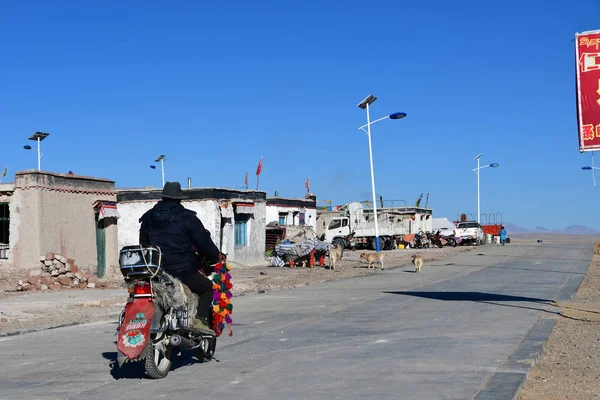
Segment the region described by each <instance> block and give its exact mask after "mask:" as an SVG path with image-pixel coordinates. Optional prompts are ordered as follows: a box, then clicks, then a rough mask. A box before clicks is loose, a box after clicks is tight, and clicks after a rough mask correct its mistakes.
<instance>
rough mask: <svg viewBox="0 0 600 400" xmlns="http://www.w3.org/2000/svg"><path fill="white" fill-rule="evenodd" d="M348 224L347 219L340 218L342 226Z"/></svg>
mask: <svg viewBox="0 0 600 400" xmlns="http://www.w3.org/2000/svg"><path fill="white" fill-rule="evenodd" d="M346 226H348V220H347V219H343V220H342V228H344V227H346Z"/></svg>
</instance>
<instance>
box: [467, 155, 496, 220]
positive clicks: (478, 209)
mask: <svg viewBox="0 0 600 400" xmlns="http://www.w3.org/2000/svg"><path fill="white" fill-rule="evenodd" d="M482 155H483V153H480V154H479V155H477V157H475V158H474V160H477V168H475V169H474V170H473V171H475V172H477V223H478V224H481V208H480V196H479V170H480V169H482V168H487V167H492V168H497V167H498V166H499V165H500V164H498V163H491V164H486V165H482V166H480V165H479V159H480V158H481V156H482Z"/></svg>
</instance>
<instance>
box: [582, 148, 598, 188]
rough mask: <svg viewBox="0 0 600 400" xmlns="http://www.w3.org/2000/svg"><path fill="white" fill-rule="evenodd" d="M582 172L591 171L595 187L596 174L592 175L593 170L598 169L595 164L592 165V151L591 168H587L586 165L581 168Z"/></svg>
mask: <svg viewBox="0 0 600 400" xmlns="http://www.w3.org/2000/svg"><path fill="white" fill-rule="evenodd" d="M581 169H582V170H584V171H592V179H593V181H594V186H596V174H595V173H594V171H595V170H597V169H600V168H598V167H596V165H595V163H594V152H593V151H592V166H591V167H590V166H588V165H586V166H585V167H581Z"/></svg>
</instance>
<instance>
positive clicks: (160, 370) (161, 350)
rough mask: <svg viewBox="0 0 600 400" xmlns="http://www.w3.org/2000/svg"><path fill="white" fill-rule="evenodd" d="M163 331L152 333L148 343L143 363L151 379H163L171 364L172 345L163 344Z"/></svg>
mask: <svg viewBox="0 0 600 400" xmlns="http://www.w3.org/2000/svg"><path fill="white" fill-rule="evenodd" d="M163 335H164V334H163V333H159V334H158V335H152V341H151V342H150V343H148V348H147V350H146V351H147V353H146V362H145V364H144V367H145V370H146V374H148V376H149V377H150V378H152V379H163V378H165V377H166V376H167V375H168V374H169V371H170V370H171V365H172V364H173V359H172V357H171V355H172V349H173V348H172V346H171V345H170V344H168V342H167V344H164V341H163V339H164V337H163Z"/></svg>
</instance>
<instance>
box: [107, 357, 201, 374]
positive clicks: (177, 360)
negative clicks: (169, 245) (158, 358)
mask: <svg viewBox="0 0 600 400" xmlns="http://www.w3.org/2000/svg"><path fill="white" fill-rule="evenodd" d="M102 357H104V358H105V359H106V360H108V361H110V362H109V367H110V375H111V376H112V377H113V378H114V379H115V380H119V379H150V378H148V377H147V376H146V374H145V372H144V361H143V360H142V361H136V362H127V363H125V364H123V365H122V366H121V367H120V368H119V364H118V363H117V352H116V351H108V352H104V353H102ZM173 358H174V359H173V365H172V366H171V370H170V371H169V373H172V372H173V371H174V370H176V369H178V368H181V367H184V366H187V365H193V364H200V363H202V362H201V361H200V360H198V359H197V358H195V357H194V354H193V353H191V352H188V351H185V350H182V352H181V355H178V356H174V357H173Z"/></svg>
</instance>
